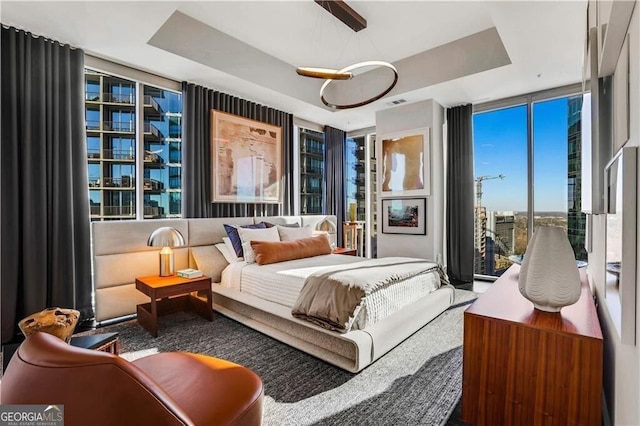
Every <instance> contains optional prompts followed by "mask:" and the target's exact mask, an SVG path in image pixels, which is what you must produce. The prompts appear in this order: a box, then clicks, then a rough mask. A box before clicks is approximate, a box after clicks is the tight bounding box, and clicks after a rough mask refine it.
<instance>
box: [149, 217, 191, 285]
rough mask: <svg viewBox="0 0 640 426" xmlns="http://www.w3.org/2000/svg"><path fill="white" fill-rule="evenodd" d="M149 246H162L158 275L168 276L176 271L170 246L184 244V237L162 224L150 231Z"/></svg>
mask: <svg viewBox="0 0 640 426" xmlns="http://www.w3.org/2000/svg"><path fill="white" fill-rule="evenodd" d="M147 245H148V246H150V247H162V250H160V274H159V275H160V276H161V277H169V276H171V275H174V274H175V272H176V267H175V261H174V258H173V250H172V247H181V246H184V237H183V236H182V234H181V233H180V231H178V230H177V229H175V228H172V227H170V226H163V227H162V228H158V229H156V230H155V231H153V232H152V233H151V235H150V236H149V239H148V240H147Z"/></svg>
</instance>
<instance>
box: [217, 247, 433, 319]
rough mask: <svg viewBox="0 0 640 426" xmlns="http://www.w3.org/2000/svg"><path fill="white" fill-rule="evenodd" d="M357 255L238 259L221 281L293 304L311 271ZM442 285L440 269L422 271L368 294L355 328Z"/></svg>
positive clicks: (243, 290)
mask: <svg viewBox="0 0 640 426" xmlns="http://www.w3.org/2000/svg"><path fill="white" fill-rule="evenodd" d="M363 260H366V259H362V258H359V257H355V256H345V255H340V254H328V255H323V256H315V257H310V258H306V259H298V260H290V261H286V262H280V263H273V264H270V265H263V266H260V265H258V264H256V263H251V264H247V263H246V262H235V263H231V264H229V266H227V267H226V268H225V270H224V271H223V272H222V281H221V285H222V286H224V287H228V288H231V289H234V290H236V291H241V292H243V293H248V294H251V295H254V296H256V297H259V298H261V299H265V300H268V301H271V302H274V303H278V304H280V305H284V306H287V307H289V308H292V307H293V305H294V304H295V302H296V299H297V297H298V293H300V290H301V289H302V286H303V285H304V281H305V279H306V278H307V277H308V276H309V275H310V274H312V273H314V272H316V271H318V270H321V269H324V268H327V267H331V266H332V265H343V264H346V263H356V262H361V261H363ZM439 286H440V279H439V277H438V273H437V272H433V273H429V274H425V275H420V276H417V277H413V278H410V279H407V280H404V281H402V282H400V283H397V284H394V285H390V286H386V287H384V288H381V289H379V290H377V291H375V292H373V293H372V294H370V295H368V296H367V297H366V298H365V300H364V303H363V305H362V308H361V309H360V311H359V313H358V316H357V318H356V320H355V321H354V323H353V326H352V327H351V329H352V330H358V329H363V328H366V327H367V326H369V325H371V324H374V323H376V322H377V321H379V320H381V319H383V318H386V317H387V316H389V315H391V314H393V313H395V312H397V311H398V310H400V309H401V308H402V307H404V306H406V305H408V304H410V303H412V302H414V301H416V300H417V299H419V298H421V297H424V296H426V295H427V294H429V293H431V292H432V291H434V290H436V289H437V288H438V287H439Z"/></svg>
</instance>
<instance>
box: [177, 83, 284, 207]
mask: <svg viewBox="0 0 640 426" xmlns="http://www.w3.org/2000/svg"><path fill="white" fill-rule="evenodd" d="M182 96H183V97H182V101H183V118H184V119H183V127H182V129H183V130H182V131H183V140H184V153H183V155H184V158H183V163H184V167H183V179H184V188H183V190H184V195H183V199H184V205H183V212H184V217H188V218H191V217H193V218H198V217H246V216H250V217H253V216H278V215H290V214H292V212H293V195H294V194H292V185H293V115H292V114H289V113H286V112H282V111H278V110H276V109H273V108H269V107H266V106H263V105H259V104H256V103H255V102H250V101H247V100H244V99H240V98H237V97H235V96H231V95H227V94H225V93H221V92H218V91H215V90H211V89H208V88H206V87H202V86H198V85H195V84H191V83H186V82H183V83H182ZM212 109H216V110H218V111H222V112H226V113H229V114H234V115H239V116H242V117H245V118H250V119H252V120H257V121H262V122H263V123H268V124H273V125H276V126H280V127H282V151H283V152H282V191H283V194H282V201H283V202H282V204H262V203H261V204H254V203H252V204H248V203H215V204H213V203H211V173H212V170H211V110H212Z"/></svg>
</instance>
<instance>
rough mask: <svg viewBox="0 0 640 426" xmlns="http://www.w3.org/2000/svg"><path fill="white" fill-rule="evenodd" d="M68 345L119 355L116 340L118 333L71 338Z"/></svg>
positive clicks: (118, 343)
mask: <svg viewBox="0 0 640 426" xmlns="http://www.w3.org/2000/svg"><path fill="white" fill-rule="evenodd" d="M69 344H70V345H71V346H76V347H78V348H84V349H93V350H96V351H102V352H109V353H111V354H114V355H120V341H119V340H118V333H97V334H89V335H86V336H75V337H74V336H71V341H70V342H69Z"/></svg>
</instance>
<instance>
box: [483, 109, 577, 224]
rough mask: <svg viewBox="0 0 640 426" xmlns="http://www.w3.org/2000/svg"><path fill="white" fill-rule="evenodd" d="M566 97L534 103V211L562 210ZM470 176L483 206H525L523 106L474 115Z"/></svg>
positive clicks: (524, 207) (517, 208) (565, 205)
mask: <svg viewBox="0 0 640 426" xmlns="http://www.w3.org/2000/svg"><path fill="white" fill-rule="evenodd" d="M567 121H568V117H567V98H562V99H555V100H551V101H545V102H538V103H535V104H533V132H534V141H533V143H534V162H535V163H534V188H535V189H534V191H535V193H534V197H535V210H536V211H566V210H567ZM473 129H474V130H473V131H474V135H473V137H474V157H475V176H476V177H478V176H490V177H493V176H498V175H500V174H503V175H505V176H506V177H505V179H503V180H500V179H489V180H485V181H483V182H482V192H483V194H482V205H484V206H485V207H487V210H498V211H502V210H516V211H525V210H526V209H527V108H526V106H525V105H521V106H516V107H512V108H507V109H502V110H498V111H491V112H487V113H480V114H475V115H474V118H473Z"/></svg>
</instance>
